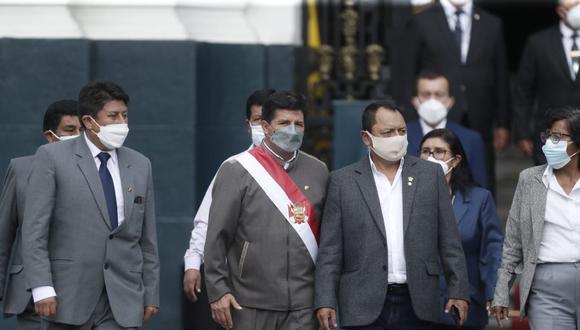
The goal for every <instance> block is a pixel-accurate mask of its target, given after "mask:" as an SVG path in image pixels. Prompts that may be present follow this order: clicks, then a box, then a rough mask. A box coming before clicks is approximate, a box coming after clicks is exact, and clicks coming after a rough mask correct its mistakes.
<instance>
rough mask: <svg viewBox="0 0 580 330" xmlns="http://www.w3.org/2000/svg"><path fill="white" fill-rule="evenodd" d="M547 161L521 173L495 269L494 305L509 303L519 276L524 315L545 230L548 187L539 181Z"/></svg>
mask: <svg viewBox="0 0 580 330" xmlns="http://www.w3.org/2000/svg"><path fill="white" fill-rule="evenodd" d="M546 166H547V165H541V166H535V167H531V168H528V169H525V170H523V171H522V172H521V173H520V178H519V180H518V185H517V187H516V192H515V195H514V200H513V202H512V206H511V209H510V212H509V216H508V221H507V225H506V231H505V239H504V243H503V251H502V258H501V259H502V260H501V266H500V268H499V269H498V271H497V283H496V285H495V296H494V298H493V305H494V306H504V307H509V291H510V287H511V285H512V284H513V281H514V280H515V278H516V275H518V274H520V273H521V278H520V306H521V314H520V315H521V317H522V318H524V317H525V315H526V303H527V301H528V296H529V294H530V288H531V286H532V280H533V279H534V272H535V271H536V261H537V259H538V251H539V249H540V243H541V242H542V234H543V231H544V218H545V214H546V200H547V197H548V189H547V188H546V186H545V185H544V183H543V182H542V175H543V174H544V171H545V170H546Z"/></svg>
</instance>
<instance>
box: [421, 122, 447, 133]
mask: <svg viewBox="0 0 580 330" xmlns="http://www.w3.org/2000/svg"><path fill="white" fill-rule="evenodd" d="M419 124H420V125H421V131H423V135H425V134H427V133H429V132H431V131H432V130H434V129H438V128H445V126H447V118H444V119H443V120H442V121H441V122H440V123H439V124H437V126H435V128H433V127H431V126H430V125H429V124H427V122H425V121H424V120H423V119H421V118H419Z"/></svg>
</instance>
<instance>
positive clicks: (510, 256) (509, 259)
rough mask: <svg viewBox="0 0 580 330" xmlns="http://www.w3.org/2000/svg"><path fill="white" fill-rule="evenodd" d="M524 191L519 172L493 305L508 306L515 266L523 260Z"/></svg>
mask: <svg viewBox="0 0 580 330" xmlns="http://www.w3.org/2000/svg"><path fill="white" fill-rule="evenodd" d="M525 191H526V187H525V183H524V180H523V179H522V175H521V174H520V178H519V180H518V185H517V187H516V192H515V195H514V200H513V202H512V206H511V208H510V212H509V215H508V220H507V225H506V232H505V239H504V242H503V249H502V255H501V265H500V267H499V269H498V270H497V282H496V284H495V294H494V297H493V305H494V306H503V307H509V291H510V288H511V286H512V284H513V281H514V280H515V277H516V268H517V267H518V266H520V265H521V264H522V262H523V260H522V259H523V251H522V236H521V214H520V205H521V203H522V199H523V195H524V194H525Z"/></svg>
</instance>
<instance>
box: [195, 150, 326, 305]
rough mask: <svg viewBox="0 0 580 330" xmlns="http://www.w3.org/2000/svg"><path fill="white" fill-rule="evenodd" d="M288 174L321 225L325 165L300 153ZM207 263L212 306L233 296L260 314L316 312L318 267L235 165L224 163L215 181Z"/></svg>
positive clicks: (233, 163)
mask: <svg viewBox="0 0 580 330" xmlns="http://www.w3.org/2000/svg"><path fill="white" fill-rule="evenodd" d="M287 173H288V175H289V176H290V177H291V178H292V179H293V180H294V182H295V183H296V185H297V186H298V187H299V188H300V189H301V190H302V192H303V193H304V195H305V196H306V197H307V198H308V199H309V200H310V202H311V203H312V205H313V207H314V209H315V212H316V215H317V221H320V217H321V214H322V212H321V211H322V205H323V203H324V196H325V194H326V184H327V180H328V170H327V168H326V165H324V163H322V162H321V161H319V160H318V159H316V158H314V157H312V156H310V155H307V154H305V153H303V152H300V154H299V156H298V158H297V159H296V160H295V161H294V162H293V163H292V165H290V167H289V168H288V169H287ZM204 259H205V281H206V286H207V292H208V298H209V301H210V302H214V301H216V300H218V299H219V298H221V297H222V296H223V295H224V294H226V293H232V294H233V295H234V297H235V298H236V300H237V301H238V303H239V304H240V305H242V306H244V307H250V308H255V309H262V310H274V311H291V310H300V309H305V308H312V306H313V303H314V262H313V261H312V258H311V257H310V255H309V254H308V250H307V249H306V246H305V245H304V243H303V242H302V240H301V239H300V237H299V236H298V234H297V233H296V231H295V230H294V229H293V228H292V227H291V226H290V224H289V223H288V222H287V220H286V218H285V217H284V216H283V215H282V214H280V211H279V210H278V209H277V208H276V206H275V205H274V204H273V203H272V201H271V200H270V198H269V197H268V196H267V195H266V194H265V192H264V191H263V190H262V188H261V187H260V186H259V184H258V183H257V182H256V181H255V180H254V178H253V177H252V176H251V175H250V174H249V173H248V172H247V171H246V170H245V168H244V167H243V166H242V165H241V164H240V163H238V162H237V161H235V160H231V161H227V162H225V163H224V164H223V165H222V167H221V168H220V170H219V171H218V174H217V176H216V179H215V185H214V189H213V200H212V204H211V207H210V211H209V221H208V231H207V239H206V243H205V258H204ZM226 259H227V261H226Z"/></svg>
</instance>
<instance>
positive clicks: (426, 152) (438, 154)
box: [421, 148, 451, 160]
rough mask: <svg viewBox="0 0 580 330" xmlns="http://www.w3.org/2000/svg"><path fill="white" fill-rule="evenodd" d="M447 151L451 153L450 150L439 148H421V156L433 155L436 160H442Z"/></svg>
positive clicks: (424, 157) (425, 157)
mask: <svg viewBox="0 0 580 330" xmlns="http://www.w3.org/2000/svg"><path fill="white" fill-rule="evenodd" d="M447 153H451V151H449V150H445V149H440V148H435V149H433V151H431V150H430V149H429V148H423V149H421V158H423V159H427V158H429V156H431V155H433V158H435V159H437V160H443V158H445V155H446V154H447Z"/></svg>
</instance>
